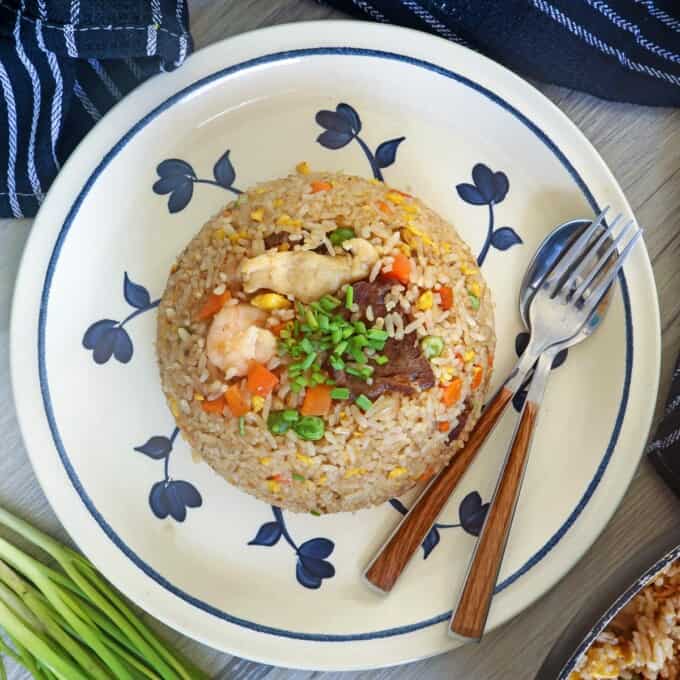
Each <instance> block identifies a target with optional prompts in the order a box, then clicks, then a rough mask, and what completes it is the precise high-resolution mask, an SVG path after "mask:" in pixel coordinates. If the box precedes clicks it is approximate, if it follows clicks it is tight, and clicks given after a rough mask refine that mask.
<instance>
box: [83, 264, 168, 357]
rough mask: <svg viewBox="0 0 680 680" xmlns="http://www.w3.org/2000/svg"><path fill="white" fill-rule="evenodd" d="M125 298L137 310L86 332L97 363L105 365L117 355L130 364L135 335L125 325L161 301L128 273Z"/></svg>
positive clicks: (86, 343) (87, 344) (103, 321)
mask: <svg viewBox="0 0 680 680" xmlns="http://www.w3.org/2000/svg"><path fill="white" fill-rule="evenodd" d="M123 297H124V298H125V301H126V302H127V303H128V304H129V305H130V307H132V308H133V310H134V311H133V312H132V313H131V314H129V315H128V316H127V317H126V318H125V319H123V320H122V321H115V320H114V319H100V320H99V321H95V322H94V323H93V324H91V325H90V326H88V328H87V330H86V331H85V333H84V334H83V339H82V344H83V347H84V348H85V349H87V350H90V351H91V352H92V358H93V360H94V362H95V363H96V364H105V363H106V362H107V361H109V359H111V357H114V358H115V359H116V360H117V361H119V362H120V363H121V364H127V363H128V362H129V361H130V359H132V355H133V353H134V346H133V344H132V338H131V337H130V334H129V333H128V332H127V330H126V329H125V328H124V326H125V325H126V324H127V323H129V322H130V321H132V319H134V318H135V317H137V316H139V315H140V314H144V312H148V311H149V310H150V309H154V308H155V307H158V305H159V303H160V300H153V301H152V300H151V296H150V295H149V291H148V290H147V289H146V288H144V286H141V285H139V284H138V283H135V282H134V281H133V280H132V279H131V278H130V277H129V276H128V273H127V272H125V274H124V276H123Z"/></svg>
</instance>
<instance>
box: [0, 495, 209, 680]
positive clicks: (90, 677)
mask: <svg viewBox="0 0 680 680" xmlns="http://www.w3.org/2000/svg"><path fill="white" fill-rule="evenodd" d="M0 525H2V526H4V527H5V528H8V529H11V530H12V531H14V532H15V533H17V534H18V535H19V536H21V537H22V538H23V539H25V540H26V541H28V542H30V543H32V544H33V545H34V546H35V547H37V548H40V549H41V550H42V551H43V552H44V553H46V555H47V556H48V557H49V558H51V559H52V560H53V561H54V562H55V563H56V564H54V565H52V566H48V565H47V564H45V563H44V562H42V561H40V560H38V559H36V558H34V557H32V556H31V555H29V554H27V553H26V552H24V551H23V550H21V549H20V548H18V547H16V546H15V545H14V544H13V543H11V542H10V541H8V540H6V539H5V538H0V627H2V629H3V630H4V633H5V638H6V639H3V638H0V654H2V655H4V656H7V657H11V658H12V659H14V660H15V661H16V662H17V663H19V664H21V665H23V666H24V667H25V668H26V669H27V670H28V671H29V672H30V673H31V674H32V675H33V677H34V678H36V679H37V680H114V679H115V680H119V679H120V680H204V679H205V680H207V677H208V676H207V675H205V674H204V673H203V672H202V671H201V670H199V669H197V668H195V667H194V666H193V665H192V664H190V663H189V662H188V661H187V660H185V659H183V658H182V657H181V656H180V655H179V654H178V653H177V652H175V651H173V650H171V649H170V647H169V646H167V645H166V644H165V643H164V642H163V641H162V640H161V639H160V638H159V637H158V636H157V635H156V633H154V632H153V631H152V630H151V628H149V627H148V626H147V624H146V623H144V621H143V620H142V619H141V618H140V617H139V615H138V614H137V613H136V612H135V610H133V608H132V607H131V606H130V605H129V604H128V603H127V602H126V601H125V600H124V599H123V597H122V596H121V595H120V594H119V593H118V592H117V591H116V590H114V588H113V587H112V586H111V585H110V584H109V583H108V582H107V581H106V580H105V579H104V578H103V577H102V576H101V575H100V574H99V572H98V571H97V570H96V569H95V567H94V566H93V565H92V564H91V563H90V562H89V561H88V560H87V559H86V558H85V557H84V556H82V555H80V554H79V553H77V552H75V551H74V550H71V549H70V548H68V547H66V546H64V545H62V544H61V543H59V542H58V541H56V540H54V539H53V538H51V537H50V536H48V535H47V534H45V533H43V532H41V531H39V530H38V529H36V528H34V527H32V526H31V525H30V524H28V523H27V522H25V521H24V520H22V519H19V518H18V517H15V516H14V515H12V514H11V513H9V512H8V511H7V510H4V509H3V508H0ZM7 641H9V643H8V642H7ZM6 677H7V675H6V672H5V668H4V664H3V662H2V660H1V659H0V680H4V678H6Z"/></svg>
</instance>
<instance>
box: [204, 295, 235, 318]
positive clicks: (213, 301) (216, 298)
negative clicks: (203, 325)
mask: <svg viewBox="0 0 680 680" xmlns="http://www.w3.org/2000/svg"><path fill="white" fill-rule="evenodd" d="M230 299H231V293H230V292H229V291H228V290H225V291H224V293H222V294H221V295H215V293H212V294H211V295H210V297H209V298H208V299H207V300H206V301H205V303H204V304H203V307H201V309H200V310H199V311H198V315H197V318H198V319H199V321H203V320H204V319H209V318H210V317H212V316H215V314H217V312H219V311H220V309H222V307H224V305H225V303H226V302H228V301H229V300H230Z"/></svg>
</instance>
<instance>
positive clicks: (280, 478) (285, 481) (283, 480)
mask: <svg viewBox="0 0 680 680" xmlns="http://www.w3.org/2000/svg"><path fill="white" fill-rule="evenodd" d="M267 479H271V480H273V481H274V482H281V483H282V484H290V479H287V478H286V477H284V476H283V475H281V474H277V475H272V476H271V477H267Z"/></svg>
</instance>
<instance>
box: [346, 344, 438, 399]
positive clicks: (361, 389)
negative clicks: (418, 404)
mask: <svg viewBox="0 0 680 680" xmlns="http://www.w3.org/2000/svg"><path fill="white" fill-rule="evenodd" d="M383 354H384V355H385V356H386V357H387V358H388V359H389V361H388V362H387V363H386V364H385V365H384V366H375V371H374V373H373V384H371V385H369V384H368V383H367V382H365V381H364V380H361V378H358V377H355V376H353V375H348V374H347V373H345V372H344V371H334V375H333V377H334V379H335V381H336V383H337V384H338V385H339V386H341V387H347V388H349V390H350V392H351V393H352V396H353V397H357V396H359V395H360V394H365V395H366V396H367V397H368V398H369V399H377V398H378V397H379V396H380V395H381V394H382V393H383V392H390V391H392V392H401V393H402V394H415V393H416V392H417V391H418V390H421V391H422V390H427V389H430V388H431V387H434V383H435V379H434V373H433V372H432V368H430V362H429V361H428V360H427V359H426V358H425V357H424V356H423V354H422V352H421V349H420V344H419V342H418V336H417V335H416V334H415V333H411V334H409V335H407V336H406V337H404V338H403V339H402V340H395V339H394V338H390V339H389V340H388V341H387V342H386V343H385V348H384V350H383Z"/></svg>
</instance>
